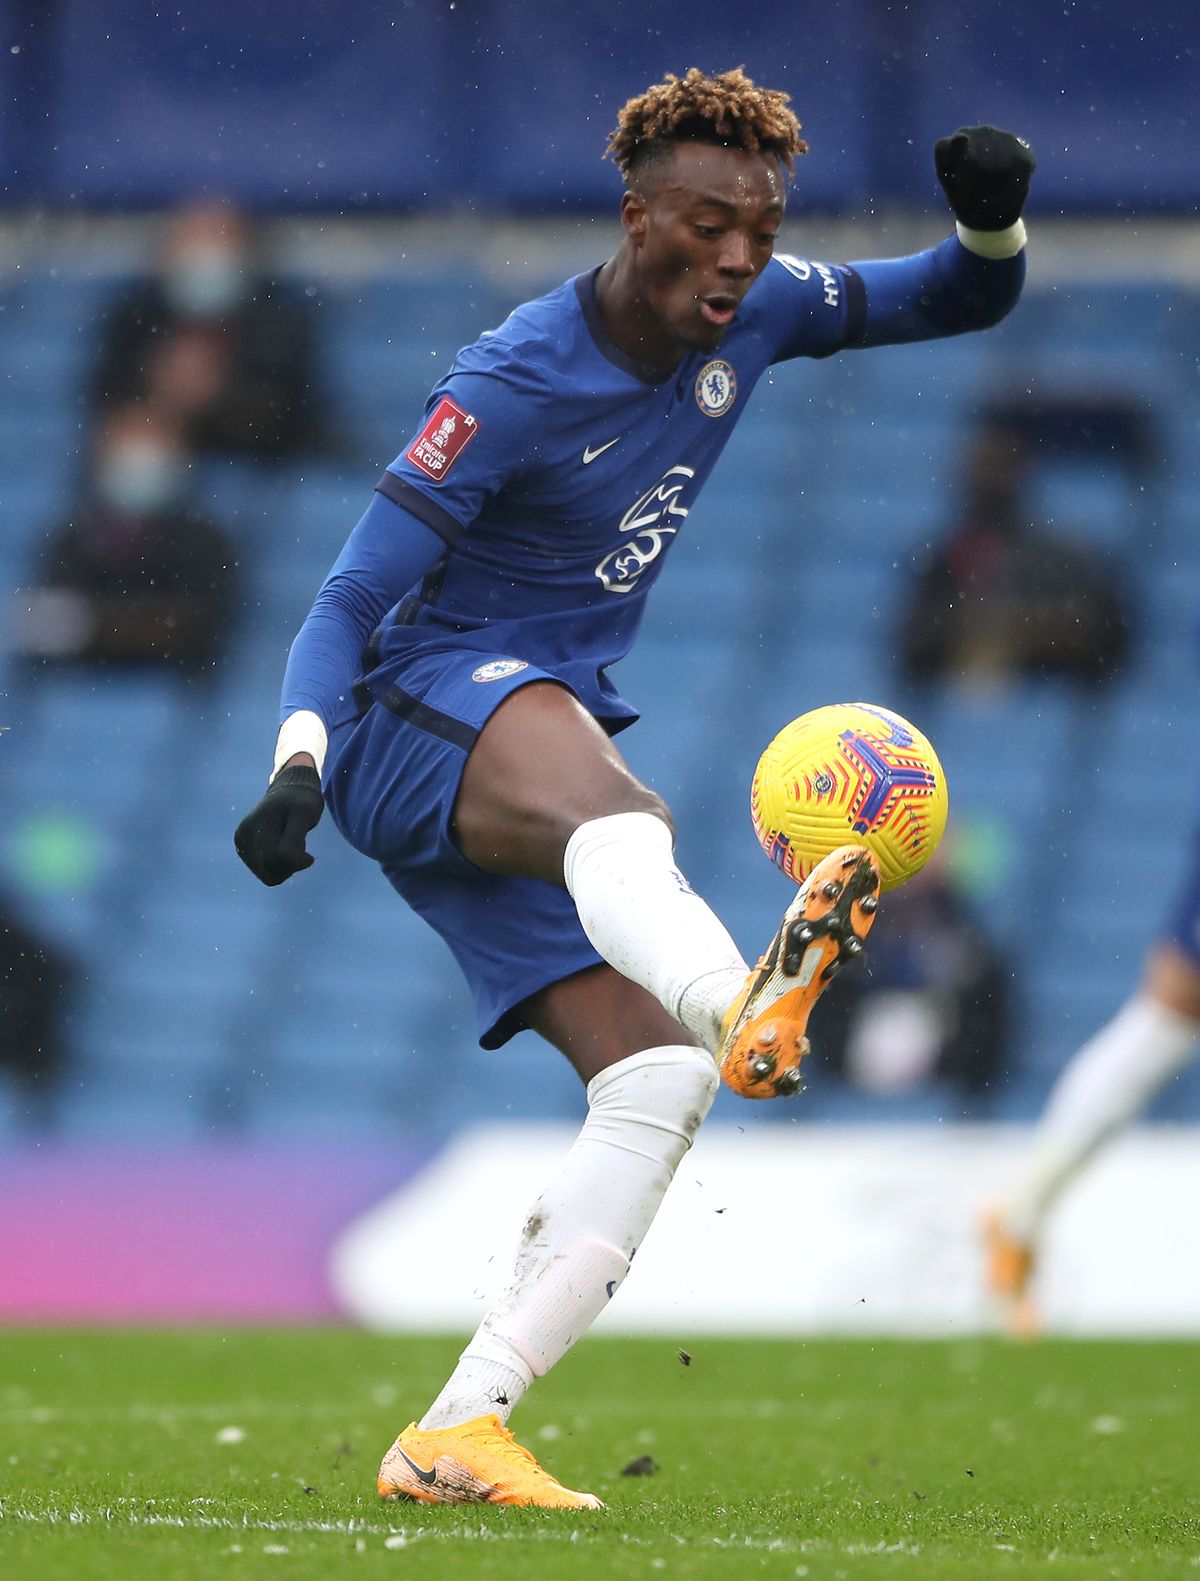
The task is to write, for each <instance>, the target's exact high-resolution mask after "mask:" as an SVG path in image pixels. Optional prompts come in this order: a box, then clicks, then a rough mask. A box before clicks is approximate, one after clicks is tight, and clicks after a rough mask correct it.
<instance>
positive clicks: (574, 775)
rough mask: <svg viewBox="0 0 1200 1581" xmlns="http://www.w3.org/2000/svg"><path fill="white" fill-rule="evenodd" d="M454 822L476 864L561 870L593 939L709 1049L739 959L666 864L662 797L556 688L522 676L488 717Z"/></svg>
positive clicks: (735, 990) (739, 981) (551, 876)
mask: <svg viewBox="0 0 1200 1581" xmlns="http://www.w3.org/2000/svg"><path fill="white" fill-rule="evenodd" d="M455 835H456V838H457V840H458V843H459V847H460V849H461V850H462V852H463V854H464V855H465V856H466V857H467V858H468V860H470V861H472V862H474V863H475V864H476V866H478V867H481V868H483V869H484V870H485V871H487V872H493V873H508V874H514V875H519V876H522V877H530V878H541V879H544V880H547V881H548V882H550V883H555V884H562V883H564V882H565V884H566V886H567V888H568V890H569V891H570V893H571V896H572V898H573V900H574V901H575V905H576V909H577V910H578V913H579V918H580V921H581V923H582V924H583V928H584V931H585V932H586V934H587V936H588V938H589V940H590V941H591V943H592V945H593V947H594V948H595V949H596V951H597V952H598V953H599V954H600V955H602V956H603V957H604V959H605V960H606V961H608V962H609V963H610V964H611V965H612V966H615V967H616V969H617V970H618V971H619V972H620V973H621V974H622V975H623V976H625V977H627V978H629V979H630V980H631V981H632V982H634V983H637V984H638V985H640V986H641V987H642V988H644V989H646V990H647V991H648V992H649V993H651V994H653V996H654V997H655V999H657V1000H658V1002H659V1004H660V1005H662V1006H664V1007H665V1008H666V1010H667V1011H668V1012H669V1014H670V1015H671V1016H673V1017H675V1018H676V1019H677V1020H679V1021H680V1022H682V1024H683V1025H684V1026H686V1027H687V1029H688V1030H689V1031H690V1032H691V1033H692V1034H693V1035H694V1036H695V1037H697V1038H698V1039H699V1040H700V1041H701V1042H702V1043H703V1044H704V1045H705V1047H707V1048H709V1049H716V1047H717V1045H718V1042H719V1040H720V1032H721V1023H722V1020H723V1018H724V1015H725V1012H726V1011H727V1010H728V1009H729V1006H730V1005H731V1004H732V1003H733V1001H734V999H735V998H736V997H737V995H738V994H739V993H740V992H741V990H742V988H743V987H744V985H745V981H746V975H747V972H748V967H747V965H746V962H745V961H744V960H743V958H742V956H741V953H740V952H739V950H738V948H737V946H736V945H735V944H734V942H733V940H732V939H731V938H730V936H729V933H728V931H727V930H726V928H725V927H724V926H723V924H722V923H721V922H720V920H719V919H718V918H717V917H716V915H715V914H714V912H713V911H712V909H711V908H710V907H709V906H708V905H707V903H706V902H705V901H703V900H702V899H701V898H700V897H699V896H698V895H697V894H695V893H694V891H693V890H692V889H691V886H690V885H689V884H688V883H687V881H686V879H685V878H684V877H683V874H682V873H681V872H680V870H679V868H678V867H677V866H676V864H675V859H674V856H673V854H672V852H673V845H674V834H673V828H672V824H671V818H670V814H669V812H668V811H667V809H666V807H665V805H664V804H663V802H662V801H661V799H660V798H659V797H657V796H656V795H655V794H654V793H653V792H652V791H650V790H648V789H647V788H646V787H645V786H644V785H642V784H641V783H640V782H639V781H638V780H637V779H636V778H635V777H634V775H633V774H632V773H630V771H629V768H628V767H627V765H626V764H625V761H624V759H623V758H622V757H621V755H620V753H619V752H618V751H617V749H616V748H615V747H614V746H613V744H612V742H611V741H610V740H609V739H608V737H607V736H606V735H605V734H604V732H603V731H602V730H601V729H600V727H599V726H598V725H597V724H596V722H595V720H594V719H592V718H591V716H590V715H589V714H588V713H587V712H586V710H585V709H583V708H582V707H581V706H580V704H579V703H578V702H577V701H576V700H575V698H574V697H572V696H571V694H570V693H569V692H567V691H566V690H565V689H564V688H562V687H559V686H556V685H554V684H552V683H548V682H538V683H534V684H532V685H529V686H526V687H522V688H521V690H519V691H517V692H514V693H513V694H512V695H511V696H510V697H509V698H507V699H506V701H505V702H504V703H503V704H502V705H501V707H500V708H499V709H497V711H496V713H495V714H494V715H493V716H492V718H491V719H490V720H489V721H488V723H487V725H486V726H485V728H484V730H483V731H482V733H481V735H480V738H479V740H478V742H477V743H476V745H475V747H474V748H473V749H472V751H471V754H470V756H469V757H468V759H467V763H466V767H465V769H464V771H463V777H462V785H461V788H460V790H459V795H458V799H457V802H456V804H455Z"/></svg>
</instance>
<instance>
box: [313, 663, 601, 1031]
mask: <svg viewBox="0 0 1200 1581" xmlns="http://www.w3.org/2000/svg"><path fill="white" fill-rule="evenodd" d="M531 681H554V683H555V684H556V685H560V686H561V685H562V684H563V682H562V681H561V680H559V679H558V677H556V676H554V675H551V674H549V673H548V672H547V671H546V670H539V669H537V668H536V667H535V666H534V665H531V664H524V663H522V662H521V661H520V660H517V659H511V658H507V657H506V656H504V655H503V654H488V653H478V652H476V653H472V652H469V651H466V650H464V649H462V648H460V647H449V646H447V647H438V646H436V645H430V646H429V647H422V648H421V649H420V650H419V651H418V652H416V653H415V654H414V655H413V656H412V657H411V658H410V659H409V660H408V661H407V662H406V664H405V666H404V668H403V669H402V670H401V671H400V672H399V673H398V674H397V675H396V676H395V677H394V681H393V684H392V685H391V686H390V687H389V688H388V689H387V691H386V692H377V694H376V695H377V697H378V698H379V700H378V701H376V702H374V703H373V704H371V705H370V706H369V707H368V708H367V710H366V712H365V713H364V714H362V716H361V717H359V718H358V719H352V720H349V721H348V722H346V723H344V724H341V725H338V726H337V727H336V728H335V729H334V731H333V732H332V734H331V736H330V742H329V755H328V757H327V759H326V768H325V787H324V788H325V800H326V805H327V806H328V808H329V812H330V816H331V817H332V819H333V821H334V823H335V824H336V825H337V827H338V829H339V830H340V832H341V833H342V835H344V836H345V838H346V839H347V840H348V841H349V842H350V844H351V845H352V846H354V848H355V849H356V850H358V851H361V852H362V853H363V854H364V855H365V856H369V857H373V858H374V860H375V861H377V862H378V863H379V865H380V867H381V868H382V869H383V872H384V874H385V876H386V877H387V879H388V881H389V882H390V883H391V885H392V886H393V888H394V889H396V890H397V891H398V892H399V894H401V895H402V896H403V897H404V899H405V900H406V901H407V902H408V904H409V905H410V906H411V907H412V909H413V910H414V911H415V912H416V913H417V915H418V916H421V917H424V919H425V921H426V922H428V923H429V925H430V927H432V928H434V929H436V930H437V932H438V933H440V934H441V936H442V938H443V939H445V941H446V943H447V944H448V945H449V946H450V949H451V950H452V951H453V952H454V956H455V958H456V960H457V961H458V964H459V966H460V967H461V968H462V971H463V974H464V975H465V977H466V979H467V982H468V984H469V985H470V988H471V992H472V994H473V995H474V998H475V1016H476V1022H477V1025H478V1029H479V1041H480V1043H481V1044H482V1045H483V1047H484V1048H499V1047H500V1045H501V1044H502V1043H505V1042H507V1040H508V1039H509V1038H510V1037H512V1036H513V1035H514V1034H515V1033H517V1032H520V1031H521V1030H522V1029H523V1028H524V1027H525V1026H526V1025H527V1022H526V1021H525V1019H524V1017H523V1015H522V1013H521V1007H522V1005H523V1004H524V1002H525V1001H526V1000H527V999H528V998H529V997H530V996H531V995H532V994H536V993H538V992H539V991H540V990H541V989H543V988H547V987H549V985H550V984H551V983H557V982H560V981H561V980H562V979H563V978H564V977H570V976H573V975H574V973H576V972H580V971H584V970H585V969H586V968H588V967H591V966H597V965H599V964H600V957H599V956H598V955H597V954H596V952H595V950H594V949H593V948H592V946H591V945H590V944H589V943H588V940H587V936H586V935H585V933H584V931H583V929H582V927H581V926H580V923H579V918H578V916H577V914H576V911H575V905H574V902H573V901H572V900H571V897H570V895H568V893H567V891H566V890H565V889H563V888H560V887H559V886H557V885H555V884H547V883H544V882H543V881H542V880H540V879H534V878H500V877H497V876H495V875H494V874H491V873H485V872H483V870H482V869H481V868H478V867H475V866H474V864H473V863H471V862H468V861H467V859H466V857H464V856H463V855H462V853H461V852H460V851H459V849H458V847H457V845H456V844H455V843H454V839H453V836H452V834H451V832H450V826H451V820H452V817H453V812H454V803H455V798H456V797H457V796H458V787H459V784H460V783H461V781H462V773H463V768H464V765H465V764H466V761H467V754H468V753H469V752H470V750H471V748H472V747H473V746H474V744H475V742H476V740H477V739H478V737H479V732H480V731H481V730H482V729H483V726H484V725H485V724H486V723H487V722H488V720H489V719H490V718H491V716H492V715H493V714H494V713H495V711H496V709H497V708H498V707H499V706H500V704H501V703H502V702H504V700H505V698H507V697H510V696H511V695H512V693H513V692H515V691H518V690H519V689H520V688H521V687H522V686H528V685H529V683H530V682H531Z"/></svg>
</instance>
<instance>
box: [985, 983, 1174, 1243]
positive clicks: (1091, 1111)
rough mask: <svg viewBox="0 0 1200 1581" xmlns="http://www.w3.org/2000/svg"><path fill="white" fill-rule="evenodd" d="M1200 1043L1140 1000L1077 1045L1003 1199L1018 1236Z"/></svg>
mask: <svg viewBox="0 0 1200 1581" xmlns="http://www.w3.org/2000/svg"><path fill="white" fill-rule="evenodd" d="M1198 1035H1200V1026H1197V1024H1196V1022H1195V1021H1193V1020H1192V1018H1191V1017H1190V1016H1185V1015H1181V1014H1180V1013H1179V1012H1178V1011H1177V1010H1170V1009H1168V1008H1167V1006H1166V1005H1163V1004H1160V1003H1159V1001H1158V1000H1156V999H1151V998H1150V997H1149V996H1148V995H1145V994H1138V995H1136V996H1135V997H1134V998H1133V999H1130V1000H1127V1001H1126V1003H1125V1004H1124V1005H1122V1007H1121V1009H1120V1010H1118V1012H1117V1014H1116V1015H1115V1016H1114V1017H1113V1019H1112V1020H1111V1021H1109V1022H1108V1023H1107V1025H1105V1026H1103V1027H1101V1028H1100V1030H1099V1032H1097V1033H1096V1035H1095V1036H1094V1037H1093V1038H1091V1039H1090V1040H1089V1041H1088V1042H1087V1043H1085V1044H1084V1045H1083V1047H1082V1048H1081V1049H1080V1050H1079V1052H1078V1053H1077V1054H1076V1055H1075V1056H1074V1058H1073V1059H1072V1060H1071V1061H1070V1063H1069V1064H1068V1065H1067V1066H1066V1068H1065V1069H1064V1071H1063V1072H1062V1075H1061V1076H1059V1078H1058V1081H1057V1082H1056V1083H1055V1085H1054V1089H1053V1091H1052V1092H1051V1094H1050V1097H1049V1099H1048V1100H1047V1103H1046V1107H1045V1110H1044V1111H1043V1114H1042V1118H1041V1120H1040V1122H1039V1124H1038V1128H1037V1132H1036V1134H1035V1136H1034V1143H1033V1156H1032V1158H1031V1160H1030V1165H1029V1168H1028V1169H1027V1170H1026V1172H1025V1174H1024V1175H1023V1176H1022V1178H1021V1179H1020V1180H1019V1181H1018V1183H1017V1185H1016V1187H1015V1189H1014V1190H1012V1191H1011V1192H1010V1193H1009V1197H1008V1208H1007V1217H1008V1221H1009V1223H1010V1224H1011V1226H1012V1228H1013V1229H1014V1231H1015V1232H1016V1233H1017V1234H1018V1235H1020V1236H1021V1237H1022V1238H1025V1239H1033V1238H1035V1237H1036V1235H1037V1233H1038V1231H1039V1229H1040V1228H1041V1224H1042V1221H1043V1219H1044V1218H1045V1216H1046V1214H1047V1213H1048V1212H1049V1211H1050V1208H1051V1207H1052V1206H1053V1204H1054V1202H1055V1200H1056V1198H1057V1197H1058V1195H1059V1193H1060V1192H1061V1191H1062V1189H1063V1187H1064V1186H1065V1185H1066V1184H1067V1182H1068V1181H1069V1180H1070V1179H1071V1177H1072V1176H1073V1175H1075V1174H1076V1173H1077V1172H1078V1171H1079V1170H1080V1169H1082V1168H1083V1166H1084V1164H1086V1163H1087V1161H1088V1160H1089V1159H1090V1158H1091V1157H1092V1155H1093V1154H1094V1153H1095V1152H1096V1151H1097V1150H1098V1149H1099V1148H1100V1147H1102V1146H1103V1144H1104V1143H1105V1142H1107V1141H1108V1140H1109V1138H1110V1137H1112V1136H1113V1135H1115V1133H1116V1132H1117V1131H1119V1130H1120V1128H1121V1127H1122V1126H1123V1125H1124V1124H1125V1123H1126V1122H1127V1121H1128V1120H1131V1119H1132V1118H1133V1117H1134V1116H1135V1115H1137V1114H1140V1113H1141V1111H1142V1110H1143V1109H1144V1108H1146V1106H1147V1105H1148V1104H1149V1103H1150V1101H1151V1099H1152V1098H1153V1097H1154V1095H1155V1094H1156V1093H1157V1092H1158V1091H1159V1089H1160V1088H1161V1087H1163V1086H1164V1085H1165V1084H1166V1083H1167V1082H1168V1081H1169V1080H1170V1078H1171V1077H1172V1076H1174V1075H1175V1074H1176V1072H1177V1071H1179V1070H1180V1069H1181V1068H1182V1067H1183V1066H1184V1065H1185V1064H1186V1063H1187V1060H1188V1057H1189V1056H1190V1054H1191V1052H1192V1048H1193V1045H1194V1044H1195V1041H1196V1038H1197V1036H1198Z"/></svg>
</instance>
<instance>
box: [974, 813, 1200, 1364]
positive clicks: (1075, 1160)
mask: <svg viewBox="0 0 1200 1581" xmlns="http://www.w3.org/2000/svg"><path fill="white" fill-rule="evenodd" d="M1198 1038H1200V834H1198V835H1197V836H1196V841H1195V853H1194V855H1193V857H1192V863H1191V870H1190V872H1189V874H1188V877H1187V879H1186V881H1185V883H1184V885H1183V888H1182V890H1181V891H1180V894H1179V898H1178V900H1177V903H1176V906H1175V909H1174V911H1173V912H1172V913H1170V914H1169V916H1168V919H1167V924H1166V926H1165V928H1164V929H1163V931H1162V933H1161V934H1160V935H1159V937H1158V938H1157V939H1156V940H1155V941H1154V943H1153V944H1152V945H1151V946H1150V949H1149V950H1148V951H1147V954H1146V960H1145V963H1144V966H1143V968H1142V975H1141V978H1140V980H1139V982H1138V985H1137V987H1136V988H1135V990H1134V991H1133V993H1132V994H1131V995H1130V996H1129V998H1128V999H1126V1001H1125V1002H1124V1004H1122V1005H1121V1007H1120V1009H1119V1010H1118V1011H1117V1013H1116V1015H1114V1016H1113V1017H1112V1019H1111V1020H1110V1021H1108V1022H1106V1023H1105V1025H1104V1026H1102V1027H1101V1028H1100V1030H1099V1031H1098V1032H1096V1033H1095V1035H1094V1036H1093V1037H1091V1038H1090V1039H1089V1040H1088V1042H1086V1043H1085V1044H1084V1045H1083V1047H1082V1048H1080V1049H1079V1050H1078V1052H1077V1053H1076V1054H1075V1055H1074V1056H1073V1057H1072V1058H1071V1059H1070V1060H1069V1061H1068V1062H1067V1064H1066V1066H1065V1067H1064V1069H1063V1071H1062V1072H1061V1074H1060V1075H1059V1077H1058V1080H1057V1081H1056V1082H1055V1084H1054V1087H1053V1089H1052V1091H1051V1093H1050V1097H1049V1099H1048V1100H1047V1103H1046V1107H1045V1109H1044V1110H1043V1111H1042V1117H1041V1120H1040V1121H1039V1122H1038V1126H1037V1130H1036V1131H1035V1133H1034V1138H1033V1143H1032V1146H1031V1149H1030V1153H1029V1159H1028V1163H1027V1165H1026V1167H1025V1169H1024V1171H1023V1172H1022V1174H1021V1175H1019V1176H1018V1178H1017V1179H1016V1180H1015V1181H1014V1182H1013V1183H1012V1184H1011V1186H1010V1187H1009V1188H1008V1190H1007V1191H1006V1192H1005V1194H1004V1196H1003V1198H1002V1199H1001V1200H1000V1201H999V1202H998V1203H996V1204H994V1205H993V1206H991V1207H989V1208H988V1209H986V1210H985V1212H984V1215H983V1223H982V1228H983V1238H984V1250H985V1257H986V1269H985V1277H986V1282H987V1288H988V1291H989V1294H990V1295H991V1297H992V1298H993V1300H994V1301H995V1303H996V1305H997V1307H998V1308H999V1312H1000V1316H1001V1319H1002V1321H1003V1322H1004V1324H1005V1326H1006V1327H1007V1328H1008V1329H1009V1330H1010V1331H1011V1332H1012V1333H1014V1334H1017V1335H1021V1336H1030V1335H1033V1334H1036V1333H1037V1332H1038V1330H1039V1329H1040V1327H1041V1316H1040V1313H1039V1311H1038V1307H1037V1303H1036V1301H1035V1299H1034V1296H1033V1288H1032V1287H1033V1281H1034V1275H1035V1273H1036V1268H1037V1261H1038V1249H1039V1245H1040V1242H1041V1240H1042V1236H1043V1234H1044V1230H1045V1226H1046V1222H1047V1220H1048V1218H1049V1217H1050V1215H1051V1213H1052V1212H1053V1210H1054V1207H1055V1205H1056V1204H1057V1202H1058V1201H1059V1198H1060V1197H1061V1195H1062V1193H1063V1192H1064V1191H1065V1190H1066V1188H1067V1187H1068V1186H1069V1185H1070V1183H1071V1182H1072V1181H1073V1180H1074V1179H1076V1178H1077V1177H1078V1175H1079V1174H1080V1173H1081V1171H1082V1170H1083V1169H1084V1168H1085V1167H1086V1166H1087V1165H1088V1164H1089V1163H1090V1162H1091V1160H1092V1159H1093V1158H1094V1157H1095V1156H1096V1154H1097V1153H1099V1152H1100V1150H1101V1149H1102V1148H1104V1147H1105V1146H1107V1144H1108V1143H1109V1142H1111V1141H1112V1140H1113V1139H1114V1138H1115V1137H1116V1136H1117V1135H1118V1133H1119V1132H1120V1131H1121V1130H1122V1129H1123V1128H1124V1127H1125V1126H1126V1125H1128V1124H1129V1122H1130V1121H1131V1120H1133V1119H1135V1118H1136V1117H1137V1116H1138V1115H1140V1114H1141V1113H1142V1112H1143V1111H1144V1110H1145V1109H1146V1108H1148V1107H1149V1105H1150V1104H1151V1103H1152V1102H1153V1100H1154V1098H1155V1097H1156V1096H1157V1095H1158V1094H1159V1093H1160V1092H1162V1091H1163V1090H1164V1089H1165V1088H1166V1086H1167V1084H1168V1083H1169V1082H1170V1081H1171V1080H1172V1079H1173V1078H1174V1077H1175V1076H1177V1075H1178V1074H1179V1072H1180V1071H1181V1070H1182V1069H1183V1067H1184V1066H1185V1065H1186V1064H1187V1063H1188V1061H1189V1060H1190V1059H1191V1058H1192V1057H1193V1055H1194V1053H1195V1050H1196V1042H1197V1039H1198Z"/></svg>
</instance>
